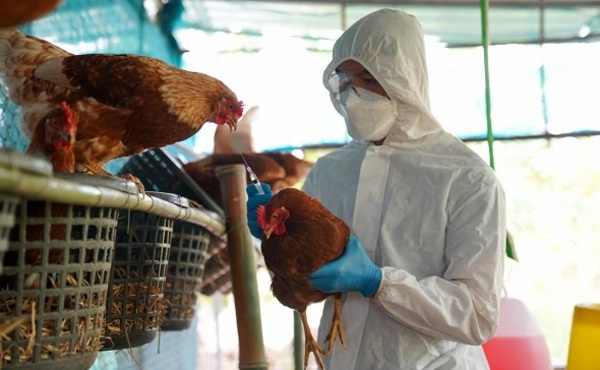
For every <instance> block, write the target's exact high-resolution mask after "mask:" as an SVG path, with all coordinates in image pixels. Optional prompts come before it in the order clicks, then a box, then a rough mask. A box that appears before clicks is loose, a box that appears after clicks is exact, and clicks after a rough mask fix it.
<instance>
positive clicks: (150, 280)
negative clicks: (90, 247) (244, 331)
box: [102, 211, 173, 351]
mask: <svg viewBox="0 0 600 370" xmlns="http://www.w3.org/2000/svg"><path fill="white" fill-rule="evenodd" d="M172 237H173V220H172V219H168V218H165V217H161V216H157V215H154V214H151V213H146V212H140V211H129V212H123V213H122V215H121V217H120V218H119V224H118V231H117V242H116V243H115V256H114V257H115V258H114V260H113V265H112V269H111V272H110V283H109V289H108V296H107V300H106V305H107V311H106V337H105V341H104V344H103V347H102V350H104V351H110V350H117V349H126V348H133V347H139V346H141V345H143V344H146V343H149V342H151V341H152V340H153V339H154V337H155V336H156V333H157V331H158V329H159V328H160V326H161V325H162V322H163V320H164V315H165V302H164V300H163V294H164V286H165V280H166V273H167V265H168V262H169V251H170V248H171V240H172Z"/></svg>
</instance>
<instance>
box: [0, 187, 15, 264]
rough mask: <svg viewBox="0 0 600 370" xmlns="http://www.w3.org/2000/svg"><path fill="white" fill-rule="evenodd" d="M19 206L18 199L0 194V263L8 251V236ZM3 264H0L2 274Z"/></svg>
mask: <svg viewBox="0 0 600 370" xmlns="http://www.w3.org/2000/svg"><path fill="white" fill-rule="evenodd" d="M18 204H19V198H17V197H13V196H10V195H6V194H0V261H2V260H3V259H4V253H5V252H6V250H7V249H8V234H9V232H10V229H12V227H13V226H14V225H15V211H16V209H17V205H18ZM2 267H3V264H0V273H2Z"/></svg>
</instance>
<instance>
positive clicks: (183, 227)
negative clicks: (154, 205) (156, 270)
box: [147, 192, 211, 331]
mask: <svg viewBox="0 0 600 370" xmlns="http://www.w3.org/2000/svg"><path fill="white" fill-rule="evenodd" d="M147 194H149V195H151V196H153V197H156V198H160V199H163V200H166V201H168V202H171V203H173V204H175V205H177V206H179V207H181V208H189V207H190V203H189V201H188V199H187V198H185V197H182V196H179V195H177V194H171V193H162V192H148V193H147ZM210 241H211V234H210V232H208V230H207V229H206V228H204V227H201V226H199V225H195V224H191V223H188V222H183V221H175V222H174V224H173V239H172V241H171V251H170V253H169V265H168V269H167V280H166V283H165V293H164V299H165V303H166V304H167V310H166V315H165V320H164V322H163V324H162V326H161V330H165V331H169V330H184V329H187V328H189V327H190V325H191V323H192V320H193V318H194V314H195V305H196V295H197V294H198V292H199V290H200V286H201V284H202V275H203V273H204V263H205V261H206V257H207V250H208V246H209V245H210Z"/></svg>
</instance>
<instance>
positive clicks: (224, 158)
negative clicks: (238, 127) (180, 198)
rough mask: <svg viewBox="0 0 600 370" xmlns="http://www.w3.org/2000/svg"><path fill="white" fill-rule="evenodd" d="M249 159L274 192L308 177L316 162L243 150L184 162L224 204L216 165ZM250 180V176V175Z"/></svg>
mask: <svg viewBox="0 0 600 370" xmlns="http://www.w3.org/2000/svg"><path fill="white" fill-rule="evenodd" d="M244 159H245V160H246V162H248V165H249V166H250V168H252V171H253V172H254V173H255V174H256V176H257V177H258V179H259V180H260V182H264V183H266V184H269V186H271V189H272V190H273V192H277V191H279V190H281V189H284V188H287V187H291V186H294V185H296V184H297V183H298V182H299V181H301V180H303V179H304V178H306V175H307V174H308V172H309V171H310V169H311V168H312V166H313V163H311V162H308V161H305V160H303V159H299V158H297V157H296V156H294V155H293V154H291V153H245V154H244V157H242V156H241V155H240V153H235V154H233V153H232V154H213V155H210V156H208V157H205V158H202V159H200V160H197V161H194V162H190V163H187V164H185V165H183V169H184V170H185V171H186V172H187V173H188V174H189V175H190V177H191V178H192V179H193V180H194V181H195V182H196V183H197V184H198V185H199V186H200V187H201V188H202V189H203V190H204V191H205V192H206V193H207V194H208V195H209V196H210V197H211V198H212V199H213V200H214V201H215V202H217V203H218V204H220V205H222V199H221V196H222V195H221V188H220V186H219V181H218V179H217V178H216V176H215V168H216V167H218V166H225V165H231V164H244ZM247 181H250V178H249V177H247Z"/></svg>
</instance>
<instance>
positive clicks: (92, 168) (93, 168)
mask: <svg viewBox="0 0 600 370" xmlns="http://www.w3.org/2000/svg"><path fill="white" fill-rule="evenodd" d="M82 167H83V168H84V171H85V172H86V173H89V174H94V175H101V176H107V177H115V175H113V174H112V173H110V172H108V171H106V170H105V169H104V168H102V167H100V166H97V165H93V164H85V165H82ZM118 177H120V178H122V179H124V180H127V181H131V182H133V183H135V185H136V186H137V188H138V192H139V193H140V194H141V195H142V198H143V197H145V196H146V190H145V189H144V184H142V181H140V179H138V178H137V177H135V176H133V175H132V174H130V173H126V174H123V175H120V176H118Z"/></svg>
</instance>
